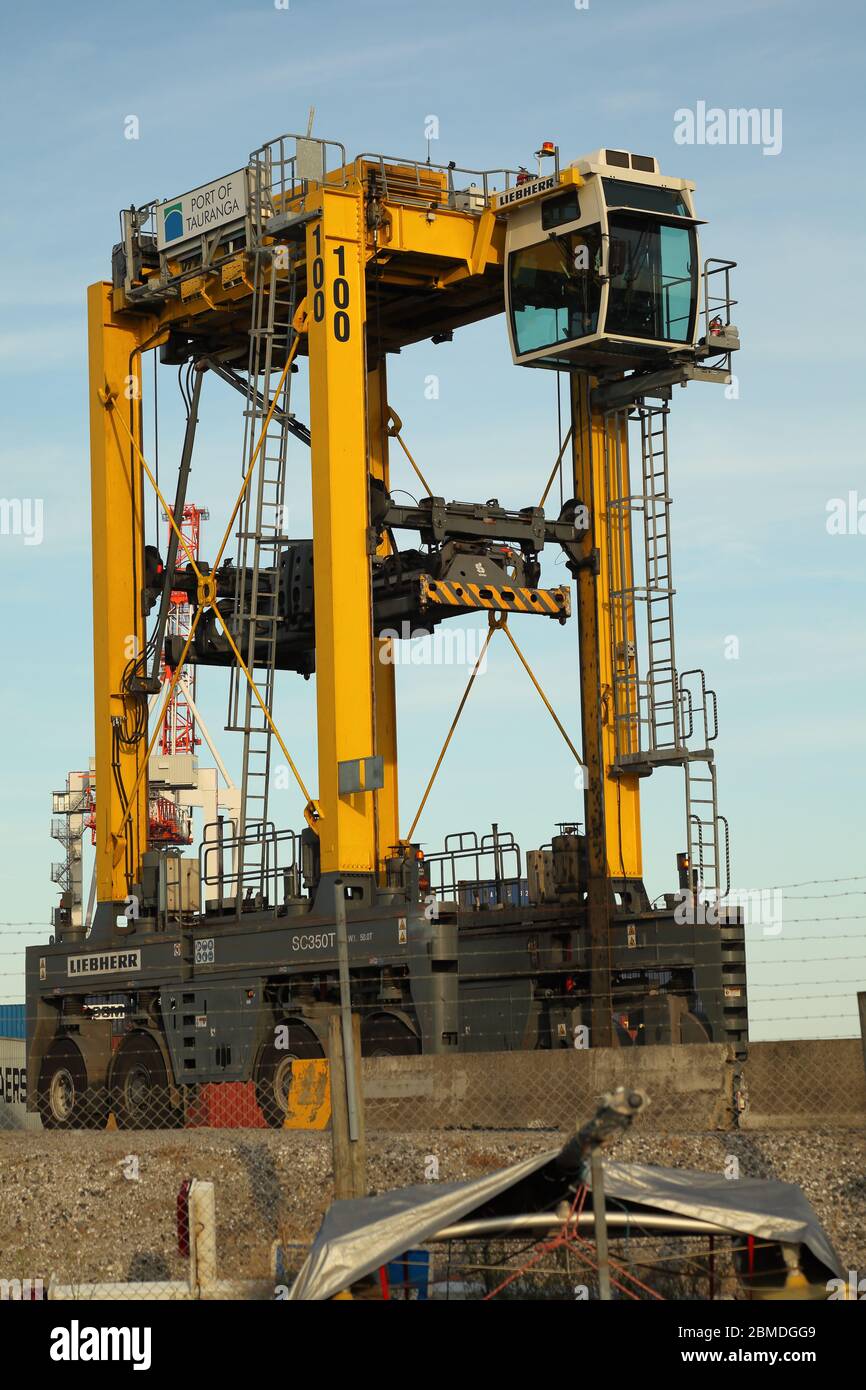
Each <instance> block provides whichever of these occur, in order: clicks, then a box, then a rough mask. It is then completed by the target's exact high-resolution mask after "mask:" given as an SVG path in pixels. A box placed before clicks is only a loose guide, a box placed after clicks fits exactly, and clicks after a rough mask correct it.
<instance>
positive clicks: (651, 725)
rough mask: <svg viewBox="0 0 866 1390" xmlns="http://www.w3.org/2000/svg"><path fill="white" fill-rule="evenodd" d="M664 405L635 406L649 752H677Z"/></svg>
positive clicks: (678, 718)
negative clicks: (638, 466) (642, 553)
mask: <svg viewBox="0 0 866 1390" xmlns="http://www.w3.org/2000/svg"><path fill="white" fill-rule="evenodd" d="M668 409H669V407H668V406H667V405H657V406H650V405H647V404H646V403H645V402H643V401H641V402H640V403H639V404H638V406H637V414H638V419H639V421H640V437H641V476H642V479H643V496H642V497H641V498H640V499H638V505H640V507H641V509H642V511H643V532H644V560H645V566H646V588H645V595H644V596H645V599H646V613H647V617H646V623H647V663H648V664H647V677H646V682H645V686H644V691H643V694H644V696H645V704H646V712H647V717H646V723H647V731H648V738H647V743H648V746H649V751H650V752H651V753H652V752H656V751H660V750H662V749H679V748H680V747H681V746H682V720H681V704H680V694H679V685H678V681H677V668H676V655H675V651H674V592H675V591H674V588H673V584H672V580H671V546H670V534H671V528H670V508H671V497H670V489H669V485H668Z"/></svg>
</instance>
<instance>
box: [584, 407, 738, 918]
mask: <svg viewBox="0 0 866 1390" xmlns="http://www.w3.org/2000/svg"><path fill="white" fill-rule="evenodd" d="M668 410H669V407H668V405H667V403H666V402H665V403H662V404H658V405H657V404H648V403H647V401H646V400H643V399H641V400H636V401H634V402H630V403H628V404H626V405H623V406H620V407H618V408H615V409H612V410H611V411H609V412H608V414H607V415H606V424H605V437H604V460H603V462H604V469H605V482H606V495H607V527H608V546H607V552H608V555H607V558H608V581H609V588H610V599H611V632H612V642H613V651H612V652H611V671H612V705H613V721H614V730H615V750H616V751H615V762H614V770H615V771H619V772H622V773H632V774H634V773H637V774H638V775H639V776H648V775H649V774H650V773H651V772H653V771H654V770H655V768H657V767H660V766H668V767H683V769H684V772H685V795H686V831H687V844H688V850H689V861H690V864H691V866H692V874H693V877H694V878H695V880H696V883H697V885H698V887H699V891H700V893H701V896H702V897H705V898H710V899H718V898H719V897H724V896H725V895H726V894H727V892H728V891H729V888H730V848H729V837H728V824H727V821H726V820H725V818H724V816H720V815H719V812H718V799H717V790H716V769H715V763H714V761H713V749H712V746H711V745H712V744H713V742H714V741H715V739H716V738H717V736H718V712H717V702H716V695H715V692H714V691H712V690H708V689H707V684H706V678H705V676H704V673H703V671H700V670H692V671H687V672H685V673H683V675H680V673H679V672H678V671H677V664H676V644H675V637H674V610H673V599H674V593H675V589H674V587H673V579H672V565H671V525H670V508H671V496H670V488H669V471H668V433H667V417H668ZM630 424H631V425H635V424H636V425H637V428H638V430H639V435H640V456H641V474H640V478H641V490H640V491H639V492H634V493H633V492H631V486H630V479H629V465H628V454H627V450H626V444H627V437H628V434H627V432H628V429H629V426H630ZM637 514H640V518H641V520H640V523H638V521H637ZM636 535H637V536H638V537H639V538H640V544H639V547H638V549H639V550H640V551H641V552H642V553H641V554H638V556H637V557H636V556H635V554H634V551H635V536H636ZM636 562H637V563H636ZM638 576H639V581H638ZM641 610H643V614H642V616H639V615H641ZM641 672H644V674H641Z"/></svg>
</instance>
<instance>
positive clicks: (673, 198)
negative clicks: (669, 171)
mask: <svg viewBox="0 0 866 1390" xmlns="http://www.w3.org/2000/svg"><path fill="white" fill-rule="evenodd" d="M601 182H602V185H603V187H604V196H605V201H606V202H607V205H608V207H609V208H640V209H641V211H643V212H666V213H668V214H669V215H672V216H675V217H688V215H689V210H688V208H687V207H686V204H685V199H684V198H683V195H682V193H680V192H679V190H678V189H676V188H657V187H655V185H654V184H651V183H632V182H631V180H630V179H602V181H601Z"/></svg>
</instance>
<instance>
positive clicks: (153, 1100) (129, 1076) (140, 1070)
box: [111, 1033, 180, 1129]
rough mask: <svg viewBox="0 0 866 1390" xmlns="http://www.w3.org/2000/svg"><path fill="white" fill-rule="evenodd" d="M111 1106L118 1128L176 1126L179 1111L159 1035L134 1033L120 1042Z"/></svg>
mask: <svg viewBox="0 0 866 1390" xmlns="http://www.w3.org/2000/svg"><path fill="white" fill-rule="evenodd" d="M111 1108H112V1110H113V1111H114V1118H115V1120H116V1121H117V1128H118V1129H173V1128H176V1126H177V1125H178V1123H179V1122H180V1121H179V1111H178V1110H177V1108H176V1107H175V1106H173V1105H172V1103H171V1092H170V1091H169V1085H168V1075H167V1073H166V1069H165V1062H164V1061H163V1058H162V1052H161V1050H160V1047H159V1044H158V1043H157V1041H156V1039H155V1038H151V1037H149V1036H148V1034H147V1033H130V1035H129V1037H127V1038H126V1039H125V1040H124V1041H123V1042H122V1043H121V1045H120V1048H119V1049H118V1052H117V1056H116V1057H115V1060H114V1069H113V1071H112V1075H111Z"/></svg>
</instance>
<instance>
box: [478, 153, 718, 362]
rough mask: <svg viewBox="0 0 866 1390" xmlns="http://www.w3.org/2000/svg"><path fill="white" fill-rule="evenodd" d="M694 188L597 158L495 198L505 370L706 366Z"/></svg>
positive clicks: (648, 169)
mask: <svg viewBox="0 0 866 1390" xmlns="http://www.w3.org/2000/svg"><path fill="white" fill-rule="evenodd" d="M548 148H549V149H550V151H551V152H552V153H554V154H557V155H558V151H557V150H556V146H555V145H553V144H552V142H545V143H544V144H543V145H542V146H541V149H540V150H539V151H537V154H538V156H539V162H540V158H541V157H542V156H544V155H546V154H547V152H548ZM548 168H549V166H548ZM693 188H694V185H693V184H691V183H689V182H687V181H686V180H685V179H673V178H668V177H666V176H663V175H662V174H661V173H660V172H659V166H658V162H657V160H655V159H653V158H651V157H650V156H647V155H635V154H629V153H627V152H626V151H624V150H599V151H597V152H596V153H595V154H592V155H589V156H588V157H587V158H586V159H580V160H578V161H576V163H575V164H572V165H570V166H569V167H568V168H566V169H562V170H560V169H559V160H558V157H557V160H556V168H555V171H554V172H553V173H547V174H543V175H542V174H539V175H538V177H536V178H534V179H526V178H524V179H523V180H518V181H517V183H516V184H515V185H513V186H512V187H511V188H509V189H506V190H505V192H503V193H500V194H498V195H497V203H496V211H497V212H498V213H500V214H501V215H504V216H505V218H506V219H507V226H506V242H505V246H506V259H507V272H506V299H507V303H506V307H507V312H508V328H509V335H510V339H511V350H512V355H513V357H514V361H515V362H517V363H520V364H522V365H526V366H531V367H553V368H556V367H564V368H568V367H569V366H573V367H576V368H581V369H583V370H588V371H592V372H596V373H598V374H600V375H609V374H610V373H611V372H621V371H629V370H632V369H643V370H647V369H652V368H653V367H654V366H658V367H665V366H667V365H669V363H670V360H671V357H672V356H673V357H674V359H676V357H677V356H678V355H680V356H682V357H683V358H684V359H691V360H692V361H694V359H695V358H696V357H701V356H706V355H707V354H706V351H705V350H704V349H703V348H702V345H701V344H700V343H699V341H698V333H699V323H700V313H701V303H700V299H701V293H700V291H701V275H700V250H699V245H698V232H697V229H698V226H699V222H698V219H697V218H696V217H695V209H694V203H693V199H692V190H693ZM734 333H735V330H734ZM713 346H714V348H716V350H727V349H728V348H729V347H735V346H738V341H737V342H731V343H728V342H727V340H725V341H724V342H719V343H718V344H716V343H714V345H713Z"/></svg>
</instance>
